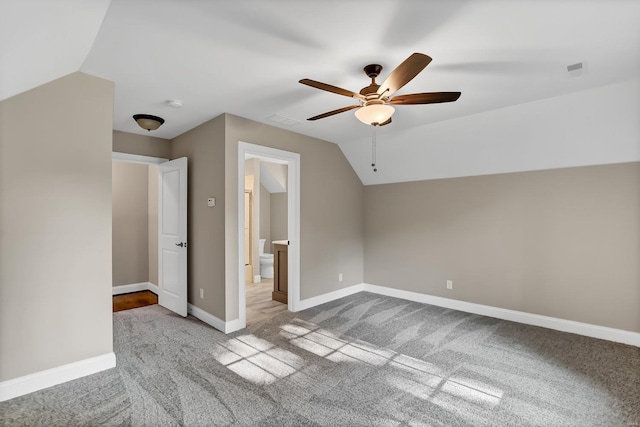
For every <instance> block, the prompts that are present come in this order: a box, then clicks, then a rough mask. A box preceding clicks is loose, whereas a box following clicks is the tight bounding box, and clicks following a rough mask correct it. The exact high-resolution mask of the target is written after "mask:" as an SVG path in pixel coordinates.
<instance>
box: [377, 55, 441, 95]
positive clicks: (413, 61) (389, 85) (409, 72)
mask: <svg viewBox="0 0 640 427" xmlns="http://www.w3.org/2000/svg"><path fill="white" fill-rule="evenodd" d="M430 62H431V57H430V56H427V55H425V54H424V53H414V54H412V55H411V56H410V57H408V58H407V59H405V60H404V62H403V63H402V64H400V65H398V66H397V67H396V69H395V70H393V71H392V72H391V74H389V76H388V77H387V79H386V80H385V81H384V82H383V83H382V84H381V85H380V87H379V88H378V94H380V95H382V94H384V95H385V96H391V95H392V94H394V93H395V92H396V91H397V90H398V89H400V88H401V87H402V86H404V85H406V84H407V83H409V82H410V81H411V80H412V79H413V78H414V77H415V76H417V75H418V73H420V71H422V70H424V68H425V67H426V66H427V65H429V63H430ZM386 91H388V93H386V94H385V92H386Z"/></svg>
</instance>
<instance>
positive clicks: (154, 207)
mask: <svg viewBox="0 0 640 427" xmlns="http://www.w3.org/2000/svg"><path fill="white" fill-rule="evenodd" d="M148 172H149V178H148V181H149V193H148V194H149V195H148V198H149V209H148V223H149V282H151V283H153V284H154V285H157V284H158V166H157V165H148Z"/></svg>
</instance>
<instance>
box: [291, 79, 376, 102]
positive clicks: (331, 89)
mask: <svg viewBox="0 0 640 427" xmlns="http://www.w3.org/2000/svg"><path fill="white" fill-rule="evenodd" d="M299 83H302V84H303V85H307V86H311V87H315V88H316V89H321V90H326V91H327V92H331V93H337V94H338V95H342V96H348V97H349V98H356V99H362V100H364V96H362V95H360V94H359V93H355V92H352V91H350V90H347V89H342V88H340V87H338V86H333V85H330V84H326V83H322V82H317V81H315V80H311V79H302V80H300V82H299Z"/></svg>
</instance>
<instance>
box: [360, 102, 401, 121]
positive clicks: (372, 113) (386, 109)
mask: <svg viewBox="0 0 640 427" xmlns="http://www.w3.org/2000/svg"><path fill="white" fill-rule="evenodd" d="M395 111H396V109H395V108H393V107H392V106H391V105H388V104H383V103H376V102H369V103H367V105H365V106H364V107H361V108H358V109H357V110H356V113H355V114H356V117H357V118H358V120H360V121H361V122H362V123H364V124H365V125H371V126H379V125H380V124H382V123H384V122H386V121H387V120H389V119H390V118H391V116H393V113H394V112H395Z"/></svg>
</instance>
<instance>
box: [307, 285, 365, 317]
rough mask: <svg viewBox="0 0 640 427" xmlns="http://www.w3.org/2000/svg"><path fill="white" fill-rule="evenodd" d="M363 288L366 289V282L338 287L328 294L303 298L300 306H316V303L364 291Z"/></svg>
mask: <svg viewBox="0 0 640 427" xmlns="http://www.w3.org/2000/svg"><path fill="white" fill-rule="evenodd" d="M363 290H364V283H360V284H358V285H353V286H349V287H348V288H343V289H338V290H337V291H332V292H328V293H326V294H322V295H318V296H315V297H311V298H307V299H303V300H302V301H300V303H299V305H298V308H299V309H300V310H306V309H307V308H311V307H315V306H316V305H320V304H324V303H327V302H331V301H333V300H337V299H339V298H344V297H347V296H349V295H353V294H357V293H358V292H362V291H363Z"/></svg>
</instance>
